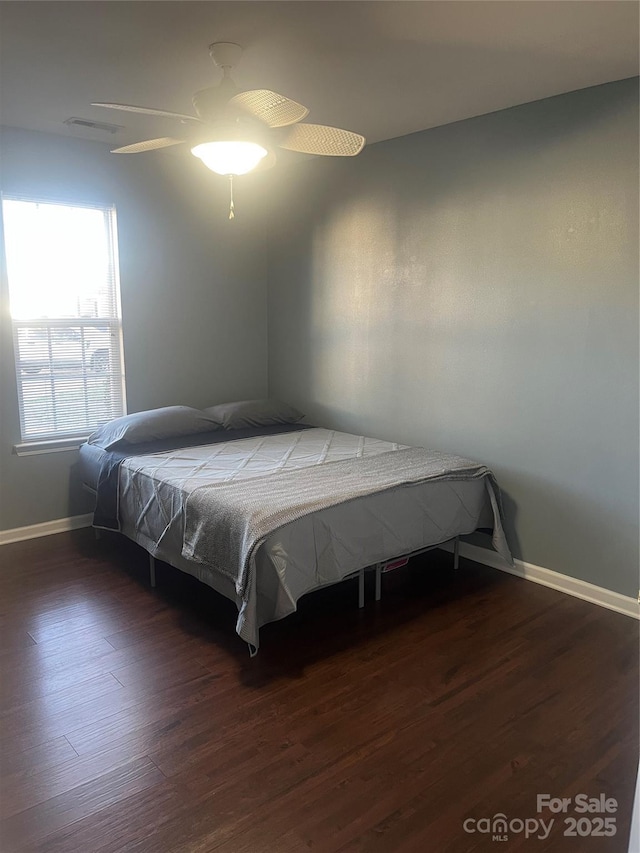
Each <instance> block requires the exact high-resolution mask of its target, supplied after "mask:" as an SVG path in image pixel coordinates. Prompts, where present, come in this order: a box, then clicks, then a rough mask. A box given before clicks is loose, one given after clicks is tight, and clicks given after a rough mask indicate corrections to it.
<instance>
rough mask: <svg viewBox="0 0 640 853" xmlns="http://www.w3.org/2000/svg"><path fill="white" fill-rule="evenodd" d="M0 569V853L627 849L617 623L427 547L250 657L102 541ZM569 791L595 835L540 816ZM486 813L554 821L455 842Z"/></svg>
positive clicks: (136, 556) (188, 585) (228, 629)
mask: <svg viewBox="0 0 640 853" xmlns="http://www.w3.org/2000/svg"><path fill="white" fill-rule="evenodd" d="M0 560H1V561H2V570H1V571H0V584H1V587H2V597H1V613H2V615H1V623H0V624H1V628H2V637H3V641H2V654H1V655H0V667H1V671H2V694H1V697H0V699H1V709H0V710H1V714H2V716H1V719H2V727H1V730H0V747H1V750H2V752H1V755H2V758H1V770H2V781H1V788H0V809H1V818H2V822H1V824H0V833H1V834H0V839H1V842H0V847H1V849H2V851H3V853H18V851H32V853H35V851H39V853H45V851H46V853H122V851H131V853H133V851H135V853H143V851H144V853H209V851H222V853H299V851H308V850H313V851H316V853H318V851H320V853H356V851H363V853H422V851H436V853H466V851H475V850H487V851H489V850H491V851H494V850H509V851H511V850H518V851H520V850H531V851H556V850H557V851H580V852H581V853H582V852H583V851H594V853H600V851H620V853H622V851H625V853H626V850H627V843H628V831H629V822H630V816H631V802H632V797H633V787H634V782H635V773H636V768H637V754H638V723H637V720H638V624H637V623H636V622H635V621H634V620H632V619H630V618H627V617H624V616H620V615H617V614H615V613H611V612H609V611H606V610H603V609H601V608H599V607H596V606H594V605H590V604H587V603H584V602H582V601H578V600H577V599H574V598H570V597H568V596H565V595H563V594H561V593H557V592H554V591H552V590H550V589H546V588H544V587H541V586H537V585H535V584H533V583H528V582H526V581H522V580H519V579H516V578H513V577H510V576H508V575H504V574H501V573H499V572H495V571H493V570H491V569H487V568H483V567H481V566H478V565H476V564H473V563H470V562H466V561H464V560H463V561H461V566H460V571H459V572H458V575H457V576H456V577H454V576H453V573H452V571H451V568H450V563H451V557H450V555H446V554H440V553H439V552H431V553H430V554H427V555H425V556H423V557H422V558H420V559H418V560H415V561H413V562H412V564H410V566H409V567H407V568H406V569H402V570H398V571H397V572H394V573H393V574H389V575H387V576H386V577H385V578H384V595H383V600H382V602H381V603H380V604H378V605H376V604H374V603H373V602H372V601H371V597H372V596H371V592H370V590H368V604H367V607H366V609H365V610H364V611H359V610H358V609H357V590H356V585H355V583H353V582H351V581H348V582H345V583H344V584H342V585H340V586H338V587H333V588H331V589H327V590H323V591H320V592H319V593H316V594H315V595H313V596H309V597H308V598H306V599H304V600H303V602H301V607H300V610H299V612H298V613H297V614H295V616H293V617H290V618H289V619H286V620H284V621H282V622H280V623H275V624H273V625H270V626H267V627H266V628H265V629H263V631H262V633H261V641H262V647H261V651H260V653H259V655H258V656H257V657H256V658H254V659H250V658H249V656H248V653H247V650H246V646H245V645H244V644H243V643H242V642H241V641H240V640H239V639H238V638H237V637H236V635H235V631H234V627H235V607H234V606H233V605H232V604H231V603H229V602H227V601H226V600H224V599H222V598H220V597H219V596H217V595H216V594H215V593H214V592H212V591H211V590H209V589H208V588H206V587H204V586H201V585H200V584H198V583H197V582H196V581H194V580H192V579H191V578H188V577H187V576H185V575H182V574H181V573H179V572H176V571H175V570H173V569H171V568H169V567H167V566H164V565H162V564H161V565H159V567H158V587H157V589H155V590H152V589H150V588H149V586H148V582H147V557H146V554H145V553H144V552H143V551H141V550H139V549H138V548H137V547H136V546H135V545H133V544H131V543H129V542H127V541H126V540H124V539H121V538H119V537H109V538H107V539H103V540H101V541H99V542H96V541H94V539H93V534H92V532H91V531H89V530H83V531H78V532H76V533H74V534H60V535H58V536H51V537H48V538H45V539H39V540H33V541H30V542H23V543H18V544H15V545H6V546H4V547H3V548H2V549H0ZM581 793H584V794H588V795H589V796H593V797H595V796H598V795H600V794H603V793H604V794H606V796H607V797H609V798H615V799H616V800H617V802H618V809H617V811H616V812H615V813H614V814H613V816H614V817H615V819H616V829H617V833H616V835H615V836H614V837H611V838H606V837H592V836H589V837H579V836H578V837H565V836H564V835H563V832H564V830H565V828H566V826H565V824H564V818H566V817H568V816H571V815H572V814H574V812H573V808H572V807H571V808H570V809H569V811H568V812H567V814H556V815H552V814H551V813H550V812H549V811H545V812H543V813H541V814H538V813H537V803H536V796H537V795H538V794H550V795H552V796H554V797H572V798H573V797H575V796H576V795H578V794H581ZM497 813H502V814H503V815H506V817H507V819H508V820H509V821H512V820H514V819H518V818H519V819H521V821H525V820H526V819H530V820H533V819H537V818H540V817H542V818H543V819H544V820H545V823H546V824H548V820H549V819H550V818H551V817H555V824H554V826H553V827H552V829H551V831H550V833H549V835H548V837H547V838H546V839H539V838H538V837H536V836H535V835H534V836H532V837H530V838H528V839H527V838H525V834H524V832H523V831H518V830H519V827H520V825H519V824H518V823H516V824H515V825H513V826H512V828H511V830H510V831H509V832H508V836H509V837H508V840H507V841H502V842H497V841H494V840H492V836H491V834H487V833H481V832H479V831H476V832H473V833H472V832H466V831H465V829H464V827H463V822H464V821H465V820H467V821H470V822H468V823H467V824H466V826H467V828H468V829H474V828H476V829H478V828H483V827H484V824H483V823H482V819H485V818H493V817H494V816H495V815H496V814H497ZM603 816H609V817H610V816H612V815H611V814H609V815H603ZM575 817H576V818H579V817H584V815H580V814H575ZM587 817H588V818H589V820H593V818H594V817H595V815H593V814H588V815H587ZM477 821H480V823H476V822H477ZM528 826H529V827H531V826H532V824H528ZM581 826H582V829H583V830H584V827H585V826H586V824H584V823H583V824H582V825H581ZM587 828H588V827H587Z"/></svg>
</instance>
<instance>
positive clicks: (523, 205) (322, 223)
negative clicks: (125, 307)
mask: <svg viewBox="0 0 640 853" xmlns="http://www.w3.org/2000/svg"><path fill="white" fill-rule="evenodd" d="M637 104H638V86H637V80H628V81H622V82H620V83H614V84H609V85H606V86H599V87H596V88H592V89H586V90H582V91H579V92H575V93H571V94H568V95H563V96H560V97H557V98H551V99H548V100H545V101H539V102H536V103H532V104H527V105H525V106H521V107H516V108H513V109H510V110H505V111H502V112H499V113H494V114H492V115H488V116H483V117H480V118H474V119H470V120H468V121H464V122H459V123H457V124H452V125H448V126H445V127H441V128H436V129H433V130H429V131H425V132H424V133H419V134H414V135H411V136H407V137H403V138H400V139H396V140H392V141H389V142H384V143H380V144H378V145H373V146H370V147H369V148H367V149H365V151H364V152H363V154H362V155H360V156H359V157H358V158H357V159H355V160H354V161H339V162H329V161H326V160H325V161H320V160H314V161H311V162H308V163H305V164H303V165H301V166H299V167H296V168H293V169H290V170H289V171H288V172H287V173H286V174H285V173H283V172H281V173H279V174H278V175H277V176H276V175H275V173H274V175H273V179H274V188H273V191H272V192H273V195H274V197H277V198H278V200H279V201H278V205H277V209H276V210H275V211H274V214H273V216H272V218H271V223H272V227H271V230H270V236H269V384H270V391H271V392H272V393H273V394H275V395H278V396H282V397H284V398H286V399H288V400H289V401H290V402H292V403H294V404H295V405H297V406H299V407H301V408H302V409H303V410H305V411H306V412H307V413H308V414H309V416H310V420H311V421H313V422H316V423H319V424H324V425H332V426H335V427H338V428H343V429H346V430H351V431H356V432H360V431H362V432H364V433H367V434H370V435H374V436H379V437H382V438H389V439H391V438H393V439H396V440H398V441H401V442H407V443H412V444H419V445H427V446H429V447H432V448H438V449H441V450H450V451H452V452H456V453H459V454H462V455H467V456H471V457H473V458H476V459H478V460H481V461H483V462H485V463H486V464H488V465H489V466H491V467H492V468H493V469H494V471H495V472H496V474H497V477H498V479H499V482H500V483H501V485H502V487H503V489H504V492H505V498H506V507H507V529H508V535H509V539H510V542H511V544H512V548H513V551H514V553H515V555H516V556H517V557H519V558H521V559H524V560H525V561H527V562H530V563H534V564H537V565H540V566H544V567H546V568H550V569H553V570H555V571H558V572H563V573H565V574H567V575H571V576H574V577H577V578H582V579H584V580H586V581H590V582H592V583H595V584H598V585H601V586H604V587H607V588H609V589H612V590H616V591H618V592H620V593H623V594H626V595H629V596H635V595H636V594H637V590H638V221H637V215H638V161H637V158H638V106H637Z"/></svg>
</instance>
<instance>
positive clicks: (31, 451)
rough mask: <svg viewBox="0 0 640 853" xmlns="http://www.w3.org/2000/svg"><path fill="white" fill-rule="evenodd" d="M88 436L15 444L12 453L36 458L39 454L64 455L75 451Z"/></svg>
mask: <svg viewBox="0 0 640 853" xmlns="http://www.w3.org/2000/svg"><path fill="white" fill-rule="evenodd" d="M87 438H88V436H82V435H80V436H75V437H74V438H55V439H51V440H50V441H27V442H24V443H23V444H15V445H14V446H13V452H14V453H15V454H16V456H36V455H38V454H40V453H64V452H67V451H69V450H77V449H78V448H79V447H80V445H81V444H84V443H85V441H86V440H87Z"/></svg>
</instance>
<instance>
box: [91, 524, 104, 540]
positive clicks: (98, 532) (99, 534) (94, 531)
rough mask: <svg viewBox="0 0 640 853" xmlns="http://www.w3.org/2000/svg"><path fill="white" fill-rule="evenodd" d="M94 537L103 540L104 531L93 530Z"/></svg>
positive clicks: (95, 528)
mask: <svg viewBox="0 0 640 853" xmlns="http://www.w3.org/2000/svg"><path fill="white" fill-rule="evenodd" d="M93 535H94V536H95V537H96V539H102V531H101V530H98V528H97V527H94V528H93Z"/></svg>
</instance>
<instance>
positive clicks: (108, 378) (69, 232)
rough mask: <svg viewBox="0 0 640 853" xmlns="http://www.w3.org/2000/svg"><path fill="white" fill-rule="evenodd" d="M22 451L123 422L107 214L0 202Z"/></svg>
mask: <svg viewBox="0 0 640 853" xmlns="http://www.w3.org/2000/svg"><path fill="white" fill-rule="evenodd" d="M2 213H3V220H4V239H5V249H6V258H7V274H8V280H9V302H10V306H11V321H12V325H13V340H14V351H15V360H16V375H17V385H18V402H19V406H20V427H21V433H22V441H23V442H38V441H47V440H49V441H50V440H58V439H65V438H74V437H75V438H81V437H83V436H87V435H88V434H89V433H90V432H92V431H93V430H94V429H95V428H96V427H97V426H98V425H100V424H103V423H105V421H108V420H111V419H112V418H117V417H119V416H120V415H122V414H124V411H125V404H124V366H123V357H122V334H121V321H120V295H119V288H118V265H117V247H116V221H115V209H114V208H113V207H98V206H92V205H77V204H74V205H70V204H64V203H57V202H50V201H37V200H33V199H25V198H10V197H7V196H5V197H4V198H3V200H2Z"/></svg>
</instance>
